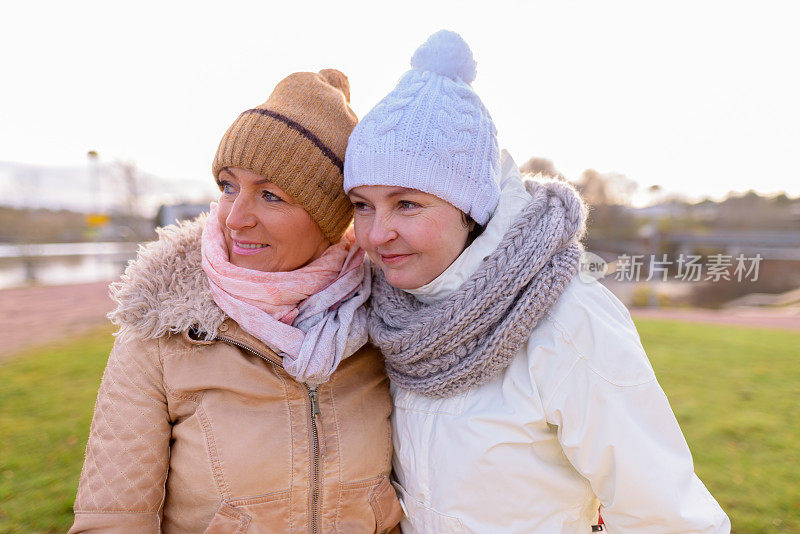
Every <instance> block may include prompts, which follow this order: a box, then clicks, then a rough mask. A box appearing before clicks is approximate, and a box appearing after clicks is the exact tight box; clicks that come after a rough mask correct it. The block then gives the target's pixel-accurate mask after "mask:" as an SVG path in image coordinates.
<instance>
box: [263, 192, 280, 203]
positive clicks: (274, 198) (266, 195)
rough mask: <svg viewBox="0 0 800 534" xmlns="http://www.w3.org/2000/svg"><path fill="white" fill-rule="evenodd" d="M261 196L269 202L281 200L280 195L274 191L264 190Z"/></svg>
mask: <svg viewBox="0 0 800 534" xmlns="http://www.w3.org/2000/svg"><path fill="white" fill-rule="evenodd" d="M262 197H263V198H264V200H269V201H270V202H276V201H278V202H279V201H281V200H283V199H282V198H281V197H279V196H278V195H276V194H275V193H271V192H269V191H264V193H263V195H262Z"/></svg>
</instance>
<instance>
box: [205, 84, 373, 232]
mask: <svg viewBox="0 0 800 534" xmlns="http://www.w3.org/2000/svg"><path fill="white" fill-rule="evenodd" d="M349 103H350V84H349V82H348V81H347V76H345V75H344V74H342V73H341V72H339V71H338V70H335V69H324V70H321V71H319V73H313V72H295V73H294V74H290V75H289V76H287V77H286V78H284V79H283V80H281V81H280V83H278V85H277V86H276V87H275V90H274V91H272V94H271V95H270V96H269V98H268V99H267V101H266V102H264V103H263V104H261V105H260V106H258V107H257V108H254V109H248V110H247V111H245V112H244V113H242V114H241V115H239V117H238V118H237V119H236V120H235V121H234V122H233V124H232V125H231V127H230V128H228V131H227V132H225V135H224V136H223V137H222V141H220V143H219V148H218V149H217V155H216V156H215V157H214V164H213V166H212V169H213V172H214V177H215V178H217V179H219V173H220V171H222V169H223V168H224V167H240V168H242V169H247V170H249V171H252V172H254V173H256V174H259V175H261V176H264V177H265V178H268V179H269V180H271V181H272V182H274V183H275V184H276V185H277V186H278V187H280V188H281V189H283V190H284V191H286V192H287V193H289V194H290V195H292V197H294V198H295V200H297V202H299V203H300V204H301V205H302V206H303V208H305V210H306V211H307V212H308V214H309V215H310V216H311V218H312V219H314V221H316V223H317V224H318V225H319V227H320V228H321V229H322V233H323V234H324V235H325V237H326V238H327V239H328V241H330V242H331V243H337V242H338V241H339V240H340V239H341V238H342V235H343V234H344V231H345V230H346V229H347V227H348V226H349V225H350V221H351V220H352V218H353V207H352V205H351V204H350V200H349V199H348V198H347V196H346V195H345V193H344V190H343V189H342V179H343V176H344V175H343V174H342V173H343V168H344V165H343V161H344V153H345V149H346V148H347V139H348V137H350V132H352V131H353V128H355V125H356V123H357V122H358V118H357V117H356V115H355V113H353V111H352V110H351V109H350V106H348V104H349Z"/></svg>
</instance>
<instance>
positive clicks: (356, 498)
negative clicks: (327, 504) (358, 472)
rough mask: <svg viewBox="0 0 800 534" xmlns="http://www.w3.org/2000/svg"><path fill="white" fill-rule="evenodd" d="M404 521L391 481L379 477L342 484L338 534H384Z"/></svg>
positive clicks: (337, 520) (337, 522) (336, 528)
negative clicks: (401, 520)
mask: <svg viewBox="0 0 800 534" xmlns="http://www.w3.org/2000/svg"><path fill="white" fill-rule="evenodd" d="M402 517H403V509H402V508H401V507H400V501H399V499H398V498H397V494H396V493H395V491H394V488H393V487H392V484H391V482H389V477H388V476H386V475H380V476H377V477H373V478H368V479H364V480H356V481H353V482H345V483H343V484H342V486H341V496H340V499H339V510H338V513H337V519H336V525H335V527H334V530H335V532H336V533H337V534H356V533H358V534H375V533H377V534H384V533H386V532H390V531H391V530H392V529H393V528H394V527H395V526H396V525H397V524H398V523H399V522H400V519H401V518H402Z"/></svg>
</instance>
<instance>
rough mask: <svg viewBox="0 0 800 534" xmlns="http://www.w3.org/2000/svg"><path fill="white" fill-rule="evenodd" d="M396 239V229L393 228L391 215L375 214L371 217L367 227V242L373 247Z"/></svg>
mask: <svg viewBox="0 0 800 534" xmlns="http://www.w3.org/2000/svg"><path fill="white" fill-rule="evenodd" d="M393 239H397V230H395V228H394V224H393V223H392V218H391V216H382V215H380V214H376V216H375V217H373V219H372V225H371V226H370V229H369V243H370V245H372V247H373V248H377V247H380V246H382V245H385V244H386V243H388V242H390V241H392V240H393Z"/></svg>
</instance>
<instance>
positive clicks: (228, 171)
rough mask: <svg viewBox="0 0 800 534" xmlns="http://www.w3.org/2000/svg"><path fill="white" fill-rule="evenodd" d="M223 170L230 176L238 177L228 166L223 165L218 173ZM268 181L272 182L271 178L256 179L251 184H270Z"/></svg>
mask: <svg viewBox="0 0 800 534" xmlns="http://www.w3.org/2000/svg"><path fill="white" fill-rule="evenodd" d="M223 172H227V173H228V174H230V175H231V176H233V177H234V178H236V179H237V180H238V179H239V177H238V176H236V175H235V174H234V173H233V171H231V170H230V169H229V168H228V167H223V168H222V170H221V171H220V174H222V173H223ZM270 183H272V180H269V179H267V178H262V179H261V180H256V181H255V182H253V185H263V184H270Z"/></svg>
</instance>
